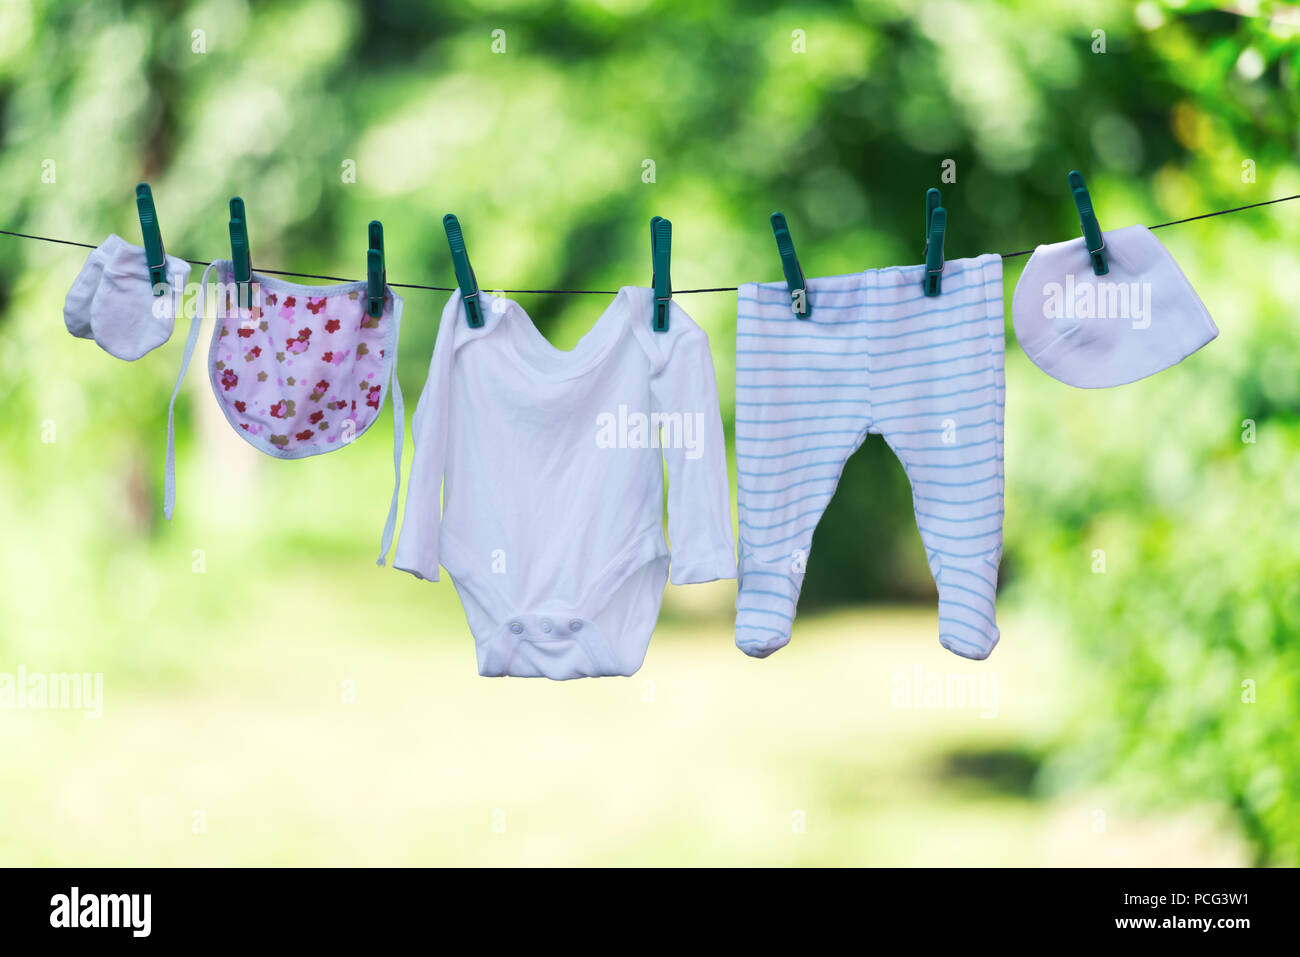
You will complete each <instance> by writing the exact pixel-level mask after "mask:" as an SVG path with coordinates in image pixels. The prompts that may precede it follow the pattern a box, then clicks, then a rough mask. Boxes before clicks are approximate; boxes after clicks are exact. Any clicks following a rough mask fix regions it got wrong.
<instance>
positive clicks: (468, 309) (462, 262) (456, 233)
mask: <svg viewBox="0 0 1300 957" xmlns="http://www.w3.org/2000/svg"><path fill="white" fill-rule="evenodd" d="M442 228H443V229H444V230H446V231H447V245H448V246H450V247H451V264H452V266H453V267H455V269H456V284H457V285H458V286H460V297H461V299H462V300H464V302H465V318H466V319H467V320H468V321H469V325H470V328H471V329H479V328H482V326H483V307H482V305H481V304H480V303H479V301H478V279H477V278H475V276H474V269H473V267H472V266H470V264H469V254H468V253H467V252H466V251H465V236H464V234H462V233H461V231H460V221H459V220H457V219H456V217H455V215H453V214H452V213H448V214H447V215H446V216H444V217H442Z"/></svg>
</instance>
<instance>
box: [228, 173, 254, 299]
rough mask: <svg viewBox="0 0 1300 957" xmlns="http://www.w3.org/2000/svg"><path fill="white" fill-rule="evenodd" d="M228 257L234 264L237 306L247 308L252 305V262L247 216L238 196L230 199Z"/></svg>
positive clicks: (242, 202)
mask: <svg viewBox="0 0 1300 957" xmlns="http://www.w3.org/2000/svg"><path fill="white" fill-rule="evenodd" d="M230 259H231V262H232V263H233V264H234V272H235V275H234V279H235V291H236V295H237V296H238V298H239V302H238V303H237V306H238V307H239V308H240V309H248V308H250V307H251V306H252V301H251V297H250V295H249V284H250V283H251V282H252V280H253V262H252V257H251V255H250V253H249V250H248V218H247V216H246V215H245V214H244V201H243V200H242V199H240V198H239V197H238V196H233V197H231V200H230Z"/></svg>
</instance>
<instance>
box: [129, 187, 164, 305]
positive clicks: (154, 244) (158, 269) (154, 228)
mask: <svg viewBox="0 0 1300 957" xmlns="http://www.w3.org/2000/svg"><path fill="white" fill-rule="evenodd" d="M135 208H136V209H137V210H138V211H139V213H140V232H141V233H142V234H143V235H144V258H145V261H146V262H147V263H148V264H149V285H151V286H153V294H154V295H155V296H161V295H162V294H163V293H165V292H166V291H167V290H168V288H169V286H168V283H167V253H166V252H165V251H164V250H163V241H162V233H161V232H159V231H158V212H157V211H156V210H155V209H154V205H153V190H151V189H150V188H149V184H148V183H141V184H140V185H139V186H137V187H136V188H135Z"/></svg>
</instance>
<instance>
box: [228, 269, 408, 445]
mask: <svg viewBox="0 0 1300 957" xmlns="http://www.w3.org/2000/svg"><path fill="white" fill-rule="evenodd" d="M312 292H317V290H312ZM393 304H394V301H393V298H392V297H391V296H389V297H387V298H386V299H385V301H384V313H383V315H381V316H378V317H375V316H371V315H370V314H369V313H367V312H366V298H365V296H364V295H362V294H361V293H360V292H358V291H356V290H355V289H353V290H348V289H347V287H340V291H339V292H337V293H333V292H330V293H326V294H325V295H290V294H287V293H285V292H284V291H279V292H276V291H273V290H271V289H264V290H263V295H262V302H261V305H260V306H255V307H254V308H253V309H251V310H249V312H248V313H247V314H246V318H243V319H242V320H241V318H240V316H239V314H238V313H237V312H236V311H235V308H234V306H235V303H234V301H233V296H231V295H229V294H228V295H227V297H226V304H225V305H226V308H225V310H223V313H222V314H223V318H219V319H218V320H217V323H218V329H217V334H216V335H215V336H214V337H213V341H212V348H213V350H214V352H213V355H212V356H211V360H210V361H211V362H212V364H213V381H214V383H215V384H217V385H218V386H219V389H217V390H215V391H217V394H218V399H219V400H220V401H221V403H222V405H223V406H224V407H225V411H226V415H227V416H228V417H229V418H230V420H231V421H232V422H233V423H234V424H235V425H236V426H237V427H238V428H239V429H240V430H241V431H242V432H244V433H245V434H246V435H247V436H250V437H251V436H256V437H258V440H259V441H260V442H261V443H267V444H269V445H271V446H273V447H274V448H275V449H279V450H281V451H283V452H284V453H285V454H286V455H288V456H291V457H293V456H301V455H312V454H314V453H317V452H323V451H327V450H328V449H329V448H331V447H337V446H338V445H340V444H342V443H344V442H346V441H349V440H350V439H352V438H354V437H356V436H357V435H360V434H361V433H362V432H364V431H365V430H366V428H368V427H369V425H370V424H371V422H373V421H374V418H375V416H376V415H377V414H378V412H379V406H380V404H381V400H382V399H383V395H384V387H383V385H382V384H383V383H386V382H387V380H388V367H387V366H388V363H387V350H388V343H387V337H388V334H389V330H390V328H392V326H393V322H394V319H393ZM232 333H233V334H232ZM254 444H258V443H256V442H255V443H254Z"/></svg>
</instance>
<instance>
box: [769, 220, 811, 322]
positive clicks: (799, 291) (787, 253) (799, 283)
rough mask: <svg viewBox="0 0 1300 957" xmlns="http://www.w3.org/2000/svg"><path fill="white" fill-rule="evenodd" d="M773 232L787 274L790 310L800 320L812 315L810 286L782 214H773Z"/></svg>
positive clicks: (782, 265) (786, 282) (782, 267)
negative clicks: (805, 279)
mask: <svg viewBox="0 0 1300 957" xmlns="http://www.w3.org/2000/svg"><path fill="white" fill-rule="evenodd" d="M772 232H773V233H774V234H776V251H777V252H779V253H780V254H781V269H782V271H783V272H784V273H785V285H786V288H788V289H789V290H790V309H791V311H792V312H793V313H794V314H795V315H796V316H798V317H799V318H800V319H807V318H808V317H809V316H810V315H812V306H810V305H809V304H808V284H807V283H806V282H805V281H804V278H803V270H802V269H801V268H800V267H799V257H798V256H796V255H795V254H794V240H793V239H791V238H790V227H789V226H787V225H786V223H785V216H783V215H782V214H781V213H773V214H772Z"/></svg>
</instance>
